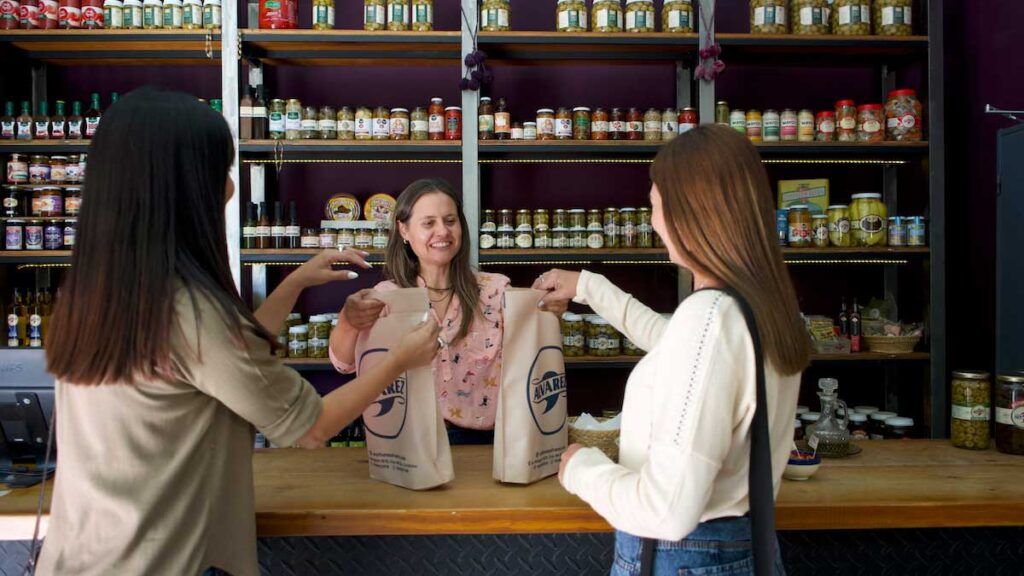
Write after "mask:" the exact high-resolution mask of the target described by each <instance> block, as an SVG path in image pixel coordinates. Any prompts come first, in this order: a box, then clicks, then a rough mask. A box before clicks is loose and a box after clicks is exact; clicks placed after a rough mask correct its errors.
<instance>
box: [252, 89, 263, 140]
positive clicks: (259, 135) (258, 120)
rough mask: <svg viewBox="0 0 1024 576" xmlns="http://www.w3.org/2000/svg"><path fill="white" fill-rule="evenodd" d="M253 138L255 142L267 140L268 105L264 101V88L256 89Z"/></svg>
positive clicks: (253, 105)
mask: <svg viewBox="0 0 1024 576" xmlns="http://www.w3.org/2000/svg"><path fill="white" fill-rule="evenodd" d="M252 137H253V138H254V139H255V140H265V139H266V138H267V103H266V102H265V101H264V100H263V86H260V87H259V88H257V89H256V97H255V98H254V99H253V103H252Z"/></svg>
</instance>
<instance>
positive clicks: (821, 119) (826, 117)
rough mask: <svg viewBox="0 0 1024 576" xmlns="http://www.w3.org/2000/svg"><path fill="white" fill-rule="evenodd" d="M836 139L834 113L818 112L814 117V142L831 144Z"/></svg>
mask: <svg viewBox="0 0 1024 576" xmlns="http://www.w3.org/2000/svg"><path fill="white" fill-rule="evenodd" d="M835 139H836V113H835V112H832V111H831V110H826V111H824V112H818V114H817V116H815V117H814V140H815V141H817V142H832V141H834V140H835Z"/></svg>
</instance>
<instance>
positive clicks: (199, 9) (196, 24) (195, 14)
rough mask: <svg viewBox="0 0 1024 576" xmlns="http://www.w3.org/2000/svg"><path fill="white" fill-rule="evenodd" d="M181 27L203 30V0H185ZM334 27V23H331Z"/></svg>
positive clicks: (322, 0)
mask: <svg viewBox="0 0 1024 576" xmlns="http://www.w3.org/2000/svg"><path fill="white" fill-rule="evenodd" d="M314 1H317V2H330V1H331V0H314ZM181 27H182V28H183V29H185V30H202V29H203V0H185V1H184V2H183V3H182V13H181ZM331 27H334V22H333V21H332V22H331Z"/></svg>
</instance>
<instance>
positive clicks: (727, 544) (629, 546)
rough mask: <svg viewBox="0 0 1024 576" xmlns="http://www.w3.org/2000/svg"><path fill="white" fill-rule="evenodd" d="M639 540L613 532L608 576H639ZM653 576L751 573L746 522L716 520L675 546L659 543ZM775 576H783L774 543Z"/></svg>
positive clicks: (752, 566) (750, 551) (751, 559)
mask: <svg viewBox="0 0 1024 576" xmlns="http://www.w3.org/2000/svg"><path fill="white" fill-rule="evenodd" d="M640 542H641V539H640V538H639V537H637V536H633V535H632V534H626V533H625V532H620V531H616V532H615V561H614V563H613V564H612V571H611V576H636V575H637V574H639V573H640ZM652 573H653V576H670V575H671V576H686V575H691V574H692V575H709V574H713V575H714V576H732V575H734V574H735V575H739V574H753V573H754V555H753V551H752V550H751V548H750V518H747V517H745V516H744V517H740V518H719V519H717V520H710V521H708V522H704V523H702V524H699V525H697V528H696V529H695V530H694V531H693V532H691V533H690V535H689V536H687V537H686V538H684V539H682V540H680V541H678V542H668V541H664V540H659V541H658V542H657V543H656V544H655V546H654V567H653V570H652ZM775 574H776V575H777V576H784V575H785V574H786V570H785V568H784V567H783V566H782V557H781V555H780V554H779V544H778V540H776V542H775Z"/></svg>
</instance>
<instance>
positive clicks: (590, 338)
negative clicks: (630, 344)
mask: <svg viewBox="0 0 1024 576" xmlns="http://www.w3.org/2000/svg"><path fill="white" fill-rule="evenodd" d="M587 325H588V326H587V331H588V335H587V354H589V355H591V356H600V357H608V356H618V355H619V354H621V352H622V340H621V337H620V336H619V331H618V330H616V329H615V328H614V327H613V326H612V325H611V324H610V323H609V322H608V321H607V320H605V319H604V318H601V317H600V316H594V317H591V318H590V320H589V321H588V322H587Z"/></svg>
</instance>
